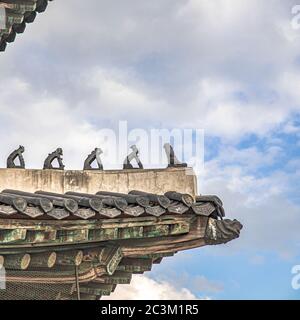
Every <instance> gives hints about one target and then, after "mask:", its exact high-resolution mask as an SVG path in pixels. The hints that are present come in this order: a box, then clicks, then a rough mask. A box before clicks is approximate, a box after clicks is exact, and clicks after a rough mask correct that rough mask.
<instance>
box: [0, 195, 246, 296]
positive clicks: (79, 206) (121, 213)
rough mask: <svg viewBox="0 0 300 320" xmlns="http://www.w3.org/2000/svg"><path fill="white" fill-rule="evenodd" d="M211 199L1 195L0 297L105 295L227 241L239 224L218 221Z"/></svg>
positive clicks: (219, 204)
mask: <svg viewBox="0 0 300 320" xmlns="http://www.w3.org/2000/svg"><path fill="white" fill-rule="evenodd" d="M223 212H224V211H223V207H222V202H221V200H220V199H219V198H217V197H215V196H209V197H208V196H202V197H200V196H199V197H196V199H195V200H194V198H192V197H191V196H189V195H187V194H181V193H176V192H167V193H166V194H165V195H156V194H148V193H144V192H140V191H134V190H133V191H131V192H130V193H129V194H118V193H107V192H101V191H100V192H98V193H97V194H96V195H95V194H79V193H74V192H70V193H66V194H53V193H45V192H36V193H33V194H32V193H25V192H20V191H15V190H5V191H3V192H2V193H1V194H0V214H1V216H0V265H4V267H5V271H6V290H5V291H3V290H0V300H1V299H9V300H13V299H30V300H32V299H34V300H36V299H37V300H39V299H42V300H48V299H50V300H53V299H60V300H73V299H74V300H76V299H82V300H84V299H89V300H91V299H93V300H94V299H99V298H101V296H104V295H110V294H111V292H113V291H114V290H115V288H116V285H118V284H126V283H130V281H131V278H132V275H133V274H141V273H144V272H147V271H150V270H151V268H152V265H153V264H157V263H160V262H161V261H162V259H163V258H166V257H171V256H173V255H174V254H176V253H177V252H178V251H181V250H188V249H192V248H197V247H202V246H205V245H217V244H223V243H227V242H228V241H231V240H233V239H235V238H238V237H239V234H240V230H241V229H242V225H241V224H240V223H239V222H238V221H236V220H233V221H232V220H227V219H226V220H225V219H224V220H222V219H220V218H221V217H222V213H223Z"/></svg>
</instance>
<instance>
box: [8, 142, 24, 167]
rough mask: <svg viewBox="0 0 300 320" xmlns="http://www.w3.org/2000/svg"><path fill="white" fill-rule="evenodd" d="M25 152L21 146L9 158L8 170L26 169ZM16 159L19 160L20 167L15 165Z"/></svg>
mask: <svg viewBox="0 0 300 320" xmlns="http://www.w3.org/2000/svg"><path fill="white" fill-rule="evenodd" d="M24 151H25V148H24V147H23V146H20V147H19V148H18V149H17V150H15V151H13V152H12V153H11V154H10V155H9V157H8V158H7V168H18V169H25V161H24V158H23V153H24ZM16 159H19V162H20V164H19V165H17V164H16V163H15V160H16Z"/></svg>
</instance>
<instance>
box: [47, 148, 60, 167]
mask: <svg viewBox="0 0 300 320" xmlns="http://www.w3.org/2000/svg"><path fill="white" fill-rule="evenodd" d="M62 156H63V150H62V149H61V148H57V149H56V150H55V151H54V152H52V153H50V154H49V155H48V157H47V158H46V160H45V162H44V170H45V169H53V170H64V169H65V166H64V164H63V158H62ZM54 160H57V162H58V166H59V167H58V168H56V167H53V165H52V163H53V161H54Z"/></svg>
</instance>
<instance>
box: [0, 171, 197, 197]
mask: <svg viewBox="0 0 300 320" xmlns="http://www.w3.org/2000/svg"><path fill="white" fill-rule="evenodd" d="M4 189H17V190H21V191H27V192H34V191H37V190H43V191H50V192H57V193H64V192H67V191H78V192H84V193H96V192H97V191H99V190H102V191H114V192H124V193H127V192H129V191H130V190H133V189H136V190H141V191H146V192H151V193H164V192H166V191H170V190H172V191H178V192H182V193H189V194H191V195H195V194H197V180H196V176H195V174H194V172H193V170H192V169H190V168H188V169H186V168H172V169H145V170H107V171H80V170H66V171H58V170H34V169H0V190H4Z"/></svg>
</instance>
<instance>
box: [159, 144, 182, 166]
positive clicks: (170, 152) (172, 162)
mask: <svg viewBox="0 0 300 320" xmlns="http://www.w3.org/2000/svg"><path fill="white" fill-rule="evenodd" d="M164 149H165V152H166V155H167V158H168V167H169V168H186V167H187V164H186V163H182V162H180V161H179V160H178V159H177V157H176V155H175V152H174V149H173V147H172V146H171V145H170V143H165V144H164Z"/></svg>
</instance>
